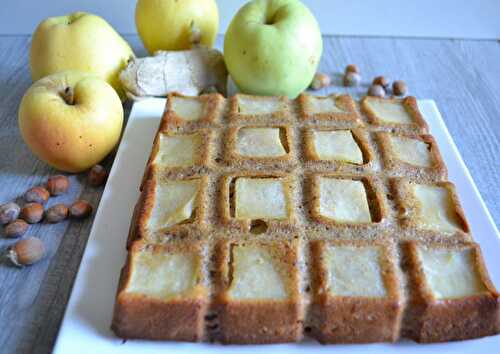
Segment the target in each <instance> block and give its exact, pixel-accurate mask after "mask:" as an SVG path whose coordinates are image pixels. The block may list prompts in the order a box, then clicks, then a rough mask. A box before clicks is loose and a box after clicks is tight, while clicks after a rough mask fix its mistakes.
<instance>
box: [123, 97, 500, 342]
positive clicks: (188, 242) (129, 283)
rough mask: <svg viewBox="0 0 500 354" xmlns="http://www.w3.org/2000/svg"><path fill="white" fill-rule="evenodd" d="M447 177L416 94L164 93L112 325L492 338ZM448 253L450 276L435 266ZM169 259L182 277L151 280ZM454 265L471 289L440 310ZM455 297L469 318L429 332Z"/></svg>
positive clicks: (357, 337) (290, 337) (341, 337)
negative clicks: (439, 285) (165, 99)
mask: <svg viewBox="0 0 500 354" xmlns="http://www.w3.org/2000/svg"><path fill="white" fill-rule="evenodd" d="M446 178H447V171H446V167H445V165H444V163H443V161H442V158H441V156H440V153H439V149H438V146H437V144H436V142H435V141H434V139H433V138H432V136H430V135H429V132H428V128H427V124H426V123H425V121H424V120H423V117H422V115H421V113H420V111H419V109H418V105H417V103H416V99H415V98H413V97H407V98H404V99H385V100H382V99H378V98H369V97H367V98H364V99H362V100H361V101H360V102H355V101H354V100H353V99H352V98H351V97H350V96H348V95H331V96H327V97H315V96H310V95H307V94H302V95H300V96H299V97H298V98H297V99H296V100H289V99H287V98H285V97H256V96H249V95H235V96H233V97H230V98H227V99H224V98H223V97H222V96H220V95H217V94H210V95H203V96H200V97H184V96H181V95H178V94H171V95H169V97H168V103H167V108H166V111H165V113H164V116H163V118H162V121H161V123H160V126H159V129H158V132H157V135H156V137H155V140H154V144H153V148H152V153H151V156H150V159H149V161H148V163H147V167H146V170H145V173H144V178H143V181H142V184H141V190H142V193H141V197H140V199H139V201H138V203H137V205H136V208H135V211H134V216H133V219H132V222H131V227H130V234H129V239H128V248H129V257H128V260H127V264H126V266H125V267H124V269H123V270H122V276H121V282H120V287H119V291H118V296H117V303H116V307H115V315H114V320H113V329H114V330H115V332H116V333H117V334H118V335H119V336H122V337H125V338H150V339H163V340H187V341H221V342H224V343H278V342H294V341H301V340H302V339H303V338H305V337H312V338H315V339H316V340H318V341H320V342H322V343H343V342H345V343H361V342H379V341H395V340H398V339H399V338H403V337H406V338H412V339H414V340H417V341H422V342H426V341H444V340H454V339H465V338H474V337H480V336H485V335H491V334H495V333H497V332H498V328H497V327H496V324H495V323H496V322H495V317H494V316H493V317H491V318H490V317H488V318H487V321H489V322H487V323H486V324H485V323H480V321H481V320H480V318H479V317H477V313H481V312H482V311H486V310H485V308H484V307H485V306H486V309H487V310H488V311H493V312H494V313H498V311H499V306H498V301H497V297H498V295H497V293H496V291H495V289H494V287H493V285H492V284H491V282H490V281H489V279H488V275H487V272H486V270H485V268H484V265H483V263H482V259H481V256H480V251H479V249H478V246H476V245H475V244H474V243H472V236H471V233H470V230H469V226H468V224H467V221H466V219H465V216H464V212H463V210H462V208H461V206H460V202H459V199H458V196H457V193H456V191H455V188H454V186H453V184H451V183H450V182H447V181H446ZM152 249H153V250H155V252H156V253H155V252H153V253H151V252H152V251H151V250H152ZM463 249H465V250H471V251H468V252H469V253H470V254H469V253H467V257H469V258H467V259H468V261H467V262H465V261H463V259H464V257H466V256H464V255H463V254H462V253H463V252H462V253H460V252H459V251H460V250H463ZM422 250H424V251H422ZM446 250H448V252H449V254H446V255H444V256H443V255H442V254H441V253H442V252H445V251H446ZM457 250H459V251H457ZM148 252H149V253H148ZM433 252H434V253H433ZM439 252H441V253H439ZM457 252H458V253H457ZM464 252H465V251H464ZM144 253H146V255H144ZM155 254H160V255H161V257H160V256H158V259H159V260H154V259H155ZM186 254H187V255H186ZM456 254H458V255H456ZM179 255H181V256H182V257H180V256H179ZM471 255H473V256H471ZM446 257H448V258H446ZM160 258H161V259H160ZM429 259H432V260H431V261H429ZM436 259H437V261H436ZM446 259H451V263H450V264H449V265H450V267H455V266H456V267H458V268H457V269H455V271H456V272H455V273H454V272H453V269H451V270H450V272H446V273H444V272H443V273H442V274H438V276H436V274H435V273H436V272H437V273H439V269H440V267H442V266H443V264H442V262H444V261H445V260H446ZM426 262H427V263H429V264H430V265H429V264H427V263H426ZM432 262H434V263H432ZM439 262H441V263H439ZM433 266H434V267H438V268H436V269H433ZM148 267H149V269H150V273H151V274H149V275H148V276H147V277H146V276H145V275H144V274H146V273H147V272H145V271H144V269H148ZM169 267H170V268H172V269H174V268H176V267H179V269H180V271H182V272H184V274H185V275H186V277H188V278H189V279H188V280H186V279H183V280H182V279H177V281H175V282H171V283H168V282H167V281H166V280H164V279H163V281H160V280H158V279H159V278H158V277H160V276H168V272H169V271H168V268H169ZM197 267H199V269H198V268H197ZM429 269H430V270H429ZM138 272H142V273H140V274H142V276H143V277H146V279H141V278H140V277H138V275H137V274H139V273H138ZM158 272H160V274H159V275H158V276H155V273H158ZM464 272H469V273H467V274H469V277H468V278H467V279H466V280H467V281H469V282H475V283H474V286H472V285H470V284H469V285H463V286H464V287H467V288H466V290H468V292H467V291H465V290H464V291H462V292H461V293H459V296H455V297H452V298H446V300H447V302H446V304H447V305H442V304H441V303H440V302H439V300H441V298H440V297H439V296H440V295H436V294H438V293H439V291H443V290H442V289H441V290H439V289H438V290H436V289H433V284H434V283H435V279H439V281H440V282H441V283H443V284H445V283H446V282H447V281H449V282H450V283H452V284H453V283H457V282H458V283H460V281H461V280H460V279H462V278H459V277H457V275H456V274H458V273H464ZM457 279H458V280H457ZM464 281H465V280H464ZM158 282H159V283H158ZM433 282H434V283H433ZM169 284H170V286H171V287H174V288H175V289H177V291H178V293H175V291H174V290H175V289H174V290H168V289H166V288H167V287H168V286H169ZM172 284H173V285H172ZM422 284H424V285H422ZM461 286H462V285H461ZM148 287H149V288H150V289H151V291H149V290H148V289H149V288H148ZM194 288H196V291H194V290H192V289H194ZM178 289H184V290H182V291H181V290H178ZM186 289H191V290H186ZM405 289H406V290H405ZM169 291H170V292H169ZM183 294H190V295H189V296H184V295H183ZM192 294H196V296H195V297H193V296H192ZM433 294H434V295H433ZM464 304H466V306H465V312H464V313H463V314H462V315H463V316H465V317H467V316H468V315H469V316H470V319H469V320H470V321H469V322H467V321H462V322H461V323H462V326H461V327H459V328H456V327H453V328H452V327H449V328H448V330H446V326H444V327H445V328H444V329H443V328H441V327H443V321H444V322H446V320H450V321H451V320H453V319H455V317H456V316H458V315H457V313H456V311H458V309H459V308H460V306H462V305H464ZM422 306H424V307H427V308H429V309H430V310H429V312H426V311H423V310H422ZM440 306H445V309H444V310H443V309H441V308H440ZM433 311H436V313H439V311H444V312H443V313H445V314H446V316H448V317H446V318H444V319H437V318H436V314H435V313H433ZM454 311H455V312H454ZM147 316H151V317H152V318H151V321H148V318H147ZM172 317H175V318H176V320H170V319H171V318H172ZM179 318H180V319H182V320H179ZM176 325H177V326H179V330H178V332H176V331H175V326H176ZM437 326H440V328H436V327H437ZM433 330H435V331H436V333H439V335H433V334H432V333H431V332H432V331H433Z"/></svg>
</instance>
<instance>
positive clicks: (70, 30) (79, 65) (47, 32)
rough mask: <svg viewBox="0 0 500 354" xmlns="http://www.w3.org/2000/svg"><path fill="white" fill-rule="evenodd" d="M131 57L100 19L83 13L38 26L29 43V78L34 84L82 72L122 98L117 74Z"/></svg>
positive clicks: (117, 36)
mask: <svg viewBox="0 0 500 354" xmlns="http://www.w3.org/2000/svg"><path fill="white" fill-rule="evenodd" d="M133 56H134V53H133V51H132V49H131V48H130V46H129V45H128V43H127V42H126V41H125V40H124V39H123V38H122V37H121V36H120V35H119V34H118V33H117V32H116V31H115V30H114V29H113V27H111V25H109V23H107V22H106V21H105V20H104V19H103V18H101V17H99V16H96V15H92V14H89V13H85V12H75V13H72V14H70V15H67V16H59V17H50V18H48V19H46V20H44V21H43V22H41V23H40V24H39V25H38V27H37V29H36V31H35V33H34V34H33V39H32V42H31V52H30V66H31V77H32V79H33V81H36V80H38V79H40V78H42V77H44V76H47V75H50V74H53V73H56V72H59V71H63V70H81V71H86V72H89V73H92V74H95V75H97V76H99V77H101V78H102V79H104V80H106V81H107V82H108V83H109V84H110V85H111V86H113V88H114V89H115V90H116V91H117V92H118V94H119V95H120V96H121V97H124V95H123V91H122V88H121V84H120V80H119V77H118V76H119V73H120V71H121V70H122V69H123V68H124V67H125V66H126V65H127V61H128V60H129V58H130V57H133Z"/></svg>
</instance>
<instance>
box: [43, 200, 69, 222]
mask: <svg viewBox="0 0 500 354" xmlns="http://www.w3.org/2000/svg"><path fill="white" fill-rule="evenodd" d="M68 213H69V210H68V207H67V206H66V205H64V204H56V205H53V206H51V207H50V208H48V209H47V210H46V211H45V220H47V222H49V223H51V224H56V223H58V222H61V221H63V220H64V219H66V218H67V217H68Z"/></svg>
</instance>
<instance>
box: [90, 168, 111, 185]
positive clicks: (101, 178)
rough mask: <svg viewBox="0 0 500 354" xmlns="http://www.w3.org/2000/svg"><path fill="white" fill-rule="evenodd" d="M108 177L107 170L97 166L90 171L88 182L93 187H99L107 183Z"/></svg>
mask: <svg viewBox="0 0 500 354" xmlns="http://www.w3.org/2000/svg"><path fill="white" fill-rule="evenodd" d="M107 177H108V172H107V171H106V169H105V168H104V167H102V166H101V165H95V166H93V167H92V168H91V169H90V171H89V175H88V180H89V183H90V185H91V186H94V187H98V186H100V185H102V184H103V183H104V182H105V181H106V178H107Z"/></svg>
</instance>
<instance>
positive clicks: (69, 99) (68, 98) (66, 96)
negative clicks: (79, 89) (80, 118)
mask: <svg viewBox="0 0 500 354" xmlns="http://www.w3.org/2000/svg"><path fill="white" fill-rule="evenodd" d="M61 97H62V98H63V100H64V102H66V103H67V104H69V105H73V104H75V95H74V92H73V89H72V88H71V87H69V86H67V87H66V88H65V89H64V91H63V92H61Z"/></svg>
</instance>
